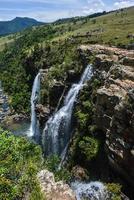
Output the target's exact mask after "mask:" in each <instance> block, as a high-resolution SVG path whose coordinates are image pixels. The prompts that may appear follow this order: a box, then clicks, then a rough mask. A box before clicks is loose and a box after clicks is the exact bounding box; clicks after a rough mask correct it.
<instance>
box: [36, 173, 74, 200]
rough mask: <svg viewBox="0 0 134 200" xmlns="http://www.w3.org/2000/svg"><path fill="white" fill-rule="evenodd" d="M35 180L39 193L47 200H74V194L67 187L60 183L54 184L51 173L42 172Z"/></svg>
mask: <svg viewBox="0 0 134 200" xmlns="http://www.w3.org/2000/svg"><path fill="white" fill-rule="evenodd" d="M37 178H38V180H39V183H40V187H41V191H42V193H44V196H45V197H46V199H47V200H63V199H64V200H76V197H75V194H74V192H73V191H72V189H71V188H70V187H69V185H67V184H65V183H63V182H62V181H59V182H55V179H54V175H53V173H51V172H49V171H47V170H42V171H40V172H39V173H38V175H37Z"/></svg>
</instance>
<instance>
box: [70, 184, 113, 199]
mask: <svg viewBox="0 0 134 200" xmlns="http://www.w3.org/2000/svg"><path fill="white" fill-rule="evenodd" d="M71 187H72V189H73V190H74V192H75V194H76V198H77V200H82V199H87V200H88V199H90V200H107V199H109V198H108V193H107V191H106V187H105V186H104V185H103V183H101V182H98V181H96V182H90V183H87V184H86V183H81V182H78V181H76V182H74V183H72V184H71Z"/></svg>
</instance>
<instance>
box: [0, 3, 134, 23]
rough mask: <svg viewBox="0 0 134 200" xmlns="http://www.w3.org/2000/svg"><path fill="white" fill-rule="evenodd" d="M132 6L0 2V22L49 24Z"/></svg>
mask: <svg viewBox="0 0 134 200" xmlns="http://www.w3.org/2000/svg"><path fill="white" fill-rule="evenodd" d="M132 5H134V0H0V21H2V20H4V21H5V20H10V19H13V18H14V17H16V16H20V17H32V18H35V19H37V20H40V21H44V22H50V21H54V20H56V19H59V18H65V17H72V16H81V15H83V16H84V15H89V14H92V13H95V12H100V11H104V10H106V11H108V10H113V9H117V8H122V7H128V6H132Z"/></svg>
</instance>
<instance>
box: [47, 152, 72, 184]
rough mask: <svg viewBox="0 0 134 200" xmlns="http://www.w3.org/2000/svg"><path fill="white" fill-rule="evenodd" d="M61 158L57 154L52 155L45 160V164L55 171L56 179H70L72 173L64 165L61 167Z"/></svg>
mask: <svg viewBox="0 0 134 200" xmlns="http://www.w3.org/2000/svg"><path fill="white" fill-rule="evenodd" d="M59 164H60V158H59V157H58V156H57V155H52V156H50V157H48V158H47V159H46V160H45V163H44V166H45V168H46V169H48V170H49V171H50V172H52V173H54V175H55V180H56V181H60V180H63V181H69V180H70V179H71V173H70V172H69V171H68V170H67V169H66V168H64V167H61V169H59Z"/></svg>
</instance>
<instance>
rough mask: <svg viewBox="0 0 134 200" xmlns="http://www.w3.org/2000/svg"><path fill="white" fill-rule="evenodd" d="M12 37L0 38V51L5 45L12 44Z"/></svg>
mask: <svg viewBox="0 0 134 200" xmlns="http://www.w3.org/2000/svg"><path fill="white" fill-rule="evenodd" d="M14 38H15V37H14V35H9V36H3V37H0V51H3V50H4V48H5V47H6V45H9V44H11V43H13V42H14Z"/></svg>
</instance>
